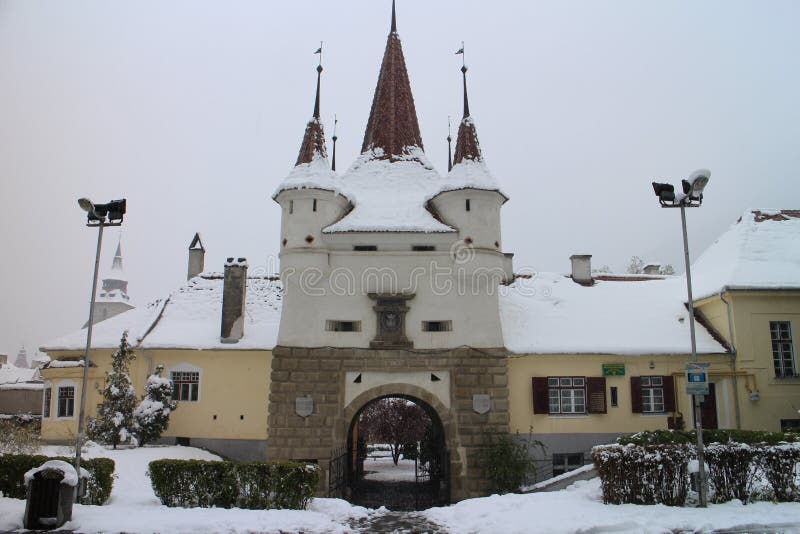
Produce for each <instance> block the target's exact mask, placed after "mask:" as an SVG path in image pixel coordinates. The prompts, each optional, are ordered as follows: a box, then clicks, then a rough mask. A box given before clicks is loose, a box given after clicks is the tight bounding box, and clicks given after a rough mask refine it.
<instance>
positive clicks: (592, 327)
mask: <svg viewBox="0 0 800 534" xmlns="http://www.w3.org/2000/svg"><path fill="white" fill-rule="evenodd" d="M685 300H686V287H685V285H684V283H683V280H682V279H681V278H667V279H664V280H652V281H646V282H644V281H643V282H604V281H598V282H596V283H595V284H594V285H593V286H589V287H586V286H581V285H579V284H576V283H575V282H573V281H572V280H571V279H569V278H566V277H564V276H562V275H559V274H555V273H539V274H537V275H536V276H534V277H533V278H531V279H529V280H525V279H517V280H516V282H514V284H512V285H511V286H509V287H508V288H503V291H502V292H501V295H500V319H501V322H502V328H503V339H504V341H505V346H506V348H508V350H509V351H511V352H512V353H517V354H630V355H638V354H688V353H690V351H691V345H690V334H689V312H688V311H687V309H686V307H685V306H684V301H685ZM695 327H696V329H697V351H698V353H723V352H725V349H724V348H723V347H722V346H721V345H720V344H719V343H718V342H717V341H715V340H714V338H712V337H711V335H710V334H709V333H708V331H707V330H705V329H704V328H703V327H702V326H701V325H699V324H695Z"/></svg>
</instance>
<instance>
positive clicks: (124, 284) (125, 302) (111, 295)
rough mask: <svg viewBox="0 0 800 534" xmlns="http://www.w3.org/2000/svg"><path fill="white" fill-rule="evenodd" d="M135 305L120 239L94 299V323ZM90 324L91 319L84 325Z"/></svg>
mask: <svg viewBox="0 0 800 534" xmlns="http://www.w3.org/2000/svg"><path fill="white" fill-rule="evenodd" d="M133 307H134V306H133V305H132V304H131V303H130V297H128V278H127V276H125V272H124V270H123V267H122V240H120V241H119V242H118V243H117V250H116V252H114V259H113V260H112V262H111V270H110V271H109V273H108V275H107V276H106V277H104V278H103V286H102V287H101V288H100V290H99V291H98V295H97V297H96V298H95V301H94V324H97V323H99V322H101V321H105V320H106V319H109V318H111V317H114V316H115V315H119V314H120V313H122V312H126V311H128V310H130V309H132V308H133ZM88 324H89V321H86V324H84V325H83V326H84V328H85V327H86V326H88Z"/></svg>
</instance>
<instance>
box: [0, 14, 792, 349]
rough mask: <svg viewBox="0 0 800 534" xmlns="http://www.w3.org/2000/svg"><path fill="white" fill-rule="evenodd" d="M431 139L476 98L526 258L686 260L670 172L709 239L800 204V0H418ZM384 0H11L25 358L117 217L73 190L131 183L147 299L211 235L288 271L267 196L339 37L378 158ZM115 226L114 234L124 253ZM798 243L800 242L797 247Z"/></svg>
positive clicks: (350, 120) (9, 265)
mask: <svg viewBox="0 0 800 534" xmlns="http://www.w3.org/2000/svg"><path fill="white" fill-rule="evenodd" d="M397 10H398V30H399V33H400V36H401V38H402V41H403V48H404V51H405V56H406V62H407V65H408V69H409V75H410V78H411V86H412V90H413V92H414V97H415V101H416V106H417V113H418V115H419V120H420V126H421V130H422V138H423V141H424V143H425V149H426V152H427V153H428V155H429V157H430V159H431V160H432V162H433V163H434V164H435V165H437V166H438V170H439V171H440V172H446V170H447V164H446V162H447V144H446V141H445V138H446V136H447V117H448V115H450V116H452V117H453V122H454V133H455V128H456V127H457V123H458V119H459V118H460V116H461V87H460V84H461V76H460V72H459V68H460V66H461V63H460V57H459V56H456V55H454V52H455V51H456V50H457V49H458V48H459V47H460V44H461V41H462V40H463V41H465V42H466V52H467V55H466V59H467V63H468V66H469V67H470V70H469V74H468V75H469V91H470V108H471V112H472V115H473V117H474V118H475V121H476V124H477V128H478V135H479V138H480V141H481V144H482V146H483V149H484V155H485V156H486V160H487V163H488V165H489V167H490V169H491V170H492V172H493V174H494V175H495V176H496V178H497V179H498V180H499V182H500V183H501V184H502V187H503V188H504V190H505V192H506V193H507V194H508V195H509V196H510V198H511V200H510V202H508V203H507V204H506V205H505V207H504V209H503V247H504V249H505V251H507V252H514V253H515V254H516V255H515V266H516V268H518V269H519V268H521V267H527V268H531V269H534V270H547V271H558V272H566V271H568V270H569V259H568V258H569V256H570V255H571V254H576V253H582V254H593V256H594V257H593V265H595V266H598V267H599V266H601V265H609V266H611V268H612V269H613V270H617V271H623V270H624V269H625V267H626V266H627V264H628V260H629V259H630V257H631V256H632V255H637V256H641V257H642V258H645V259H649V260H660V261H662V262H664V263H672V264H673V265H674V266H675V267H676V269H677V270H679V271H682V270H683V268H682V262H683V259H682V244H681V234H680V218H679V215H678V212H676V211H675V210H662V209H660V208H659V207H658V204H657V201H656V198H655V197H654V196H653V193H652V189H651V186H650V182H651V181H652V180H653V179H659V180H664V181H671V182H673V183H676V184H677V183H678V182H679V181H680V179H681V178H683V177H685V176H687V175H688V174H689V173H691V172H692V171H693V170H695V169H697V168H700V167H706V168H709V169H711V171H712V176H711V181H710V183H709V185H708V187H707V189H706V195H705V203H704V205H703V206H702V208H700V209H696V210H692V211H690V212H689V226H690V227H689V232H690V245H691V248H692V253H693V257H696V255H698V254H699V253H700V252H701V251H702V250H703V249H705V248H706V247H707V246H708V245H710V244H711V243H712V242H713V240H714V239H715V238H716V236H718V235H719V234H720V233H721V232H723V231H724V230H725V229H726V228H728V227H729V225H730V224H732V223H733V222H734V221H735V220H736V219H737V218H738V216H739V215H740V214H741V213H742V212H743V211H744V210H745V209H746V208H748V207H761V208H798V207H800V181H799V180H798V177H797V175H798V172H797V169H798V166H799V164H800V150H798V140H800V107H798V95H800V53H798V52H800V32H799V31H797V22H798V20H800V2H797V1H792V0H788V1H750V2H743V1H732V0H725V1H718V2H711V1H705V2H696V1H669V2H667V1H663V2H641V1H640V0H631V1H599V0H585V1H564V0H551V1H531V0H524V1H522V0H521V1H512V0H494V1H492V2H487V1H479V0H472V1H463V0H459V1H456V0H436V1H425V0H399V2H398V6H397ZM389 15H390V1H389V0H347V1H341V2H325V1H322V0H314V1H312V0H302V1H301V0H297V1H293V2H265V1H245V0H241V1H237V2H222V1H219V2H211V1H197V0H192V1H188V0H187V1H172V2H163V1H137V2H119V1H95V2H44V1H34V0H25V1H23V0H16V1H7V0H5V1H4V0H0V198H2V200H3V207H2V209H0V224H1V225H2V232H1V233H0V254H1V255H0V307H1V308H0V309H2V321H0V352H4V353H8V354H10V356H11V358H12V361H13V357H14V355H15V354H16V352H17V350H18V349H19V347H20V346H21V345H23V344H24V345H25V346H26V347H27V348H28V350H29V352H32V349H35V347H38V346H40V345H41V344H43V343H45V342H46V341H48V340H50V339H52V338H54V337H58V336H61V335H63V334H65V333H68V332H70V331H72V330H74V329H77V328H79V327H80V326H81V325H82V324H83V323H84V322H85V321H86V318H87V316H88V302H89V292H90V286H91V274H92V273H91V270H92V262H93V255H94V247H95V244H96V237H97V235H96V234H97V231H96V230H93V229H88V228H86V227H85V226H84V222H85V217H84V214H83V212H82V211H80V209H79V208H78V205H77V203H76V200H77V198H78V197H81V196H88V197H90V198H91V199H93V200H94V201H96V202H106V201H108V200H111V199H116V198H122V197H125V198H127V199H128V215H127V216H126V218H125V224H124V226H123V228H122V231H121V234H122V247H123V254H124V258H125V268H126V272H127V274H128V276H129V279H130V286H129V293H130V296H131V298H132V299H133V300H134V301H135V303H136V304H144V303H146V302H147V301H149V300H151V299H153V298H156V297H159V296H162V295H165V294H167V293H169V292H170V291H171V290H173V289H174V288H176V287H177V286H179V285H180V284H181V283H182V282H183V281H184V280H185V276H186V263H187V247H188V245H189V242H190V240H191V238H192V236H193V234H194V232H196V231H199V232H201V234H202V236H203V240H204V242H205V245H206V248H207V249H208V253H207V255H206V269H207V270H222V266H223V262H224V258H225V257H227V256H245V257H247V258H248V260H249V262H250V265H251V269H252V268H254V267H259V266H261V267H264V266H269V267H267V269H269V270H271V271H274V270H276V269H277V260H276V254H277V252H278V248H279V240H280V239H279V235H278V233H279V224H280V220H279V217H280V210H279V207H278V205H277V204H276V203H274V202H273V201H272V200H271V198H270V197H271V194H272V192H273V190H274V189H275V187H276V186H277V185H278V183H279V182H280V180H281V179H282V178H283V177H284V176H285V175H286V174H287V173H288V172H289V170H290V169H291V167H292V165H293V164H294V161H295V159H296V157H297V151H298V149H299V146H300V141H301V137H302V134H303V131H304V128H305V123H306V122H307V120H308V119H309V117H310V115H311V112H312V109H313V96H314V83H315V76H316V72H315V70H314V68H315V67H316V59H317V56H315V55H314V54H313V52H314V50H316V49H317V47H318V46H319V41H324V42H325V45H324V49H325V55H324V67H325V71H324V73H323V86H322V119H323V121H324V123H325V126H326V129H327V130H326V133H327V135H328V138H329V139H330V135H331V133H332V129H333V116H334V113H336V114H337V116H338V118H339V128H338V134H339V143H338V146H337V155H338V161H337V163H338V165H337V166H338V168H339V169H340V170H346V169H347V167H348V166H349V165H350V163H351V162H352V161H353V159H354V158H355V157H356V156H357V154H358V151H359V149H360V146H361V141H362V139H363V133H364V126H365V123H366V120H367V115H368V113H369V109H370V104H371V101H372V93H373V91H374V88H375V82H376V80H377V75H378V69H379V66H380V61H381V57H382V55H383V50H384V46H385V43H386V35H387V33H388V30H389ZM119 235H120V232H119V231H118V230H116V229H114V230H110V231H108V232H107V233H106V236H107V238H106V240H105V242H104V250H103V253H104V254H103V260H102V261H103V263H102V265H103V267H104V268H108V267H109V266H110V263H111V257H112V255H113V252H114V248H115V246H116V242H117V239H118V238H119ZM798 246H800V244H798Z"/></svg>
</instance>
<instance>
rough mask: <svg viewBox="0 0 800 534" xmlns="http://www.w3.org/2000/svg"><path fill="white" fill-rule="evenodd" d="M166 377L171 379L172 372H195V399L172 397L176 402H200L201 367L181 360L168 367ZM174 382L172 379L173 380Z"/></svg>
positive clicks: (201, 385)
mask: <svg viewBox="0 0 800 534" xmlns="http://www.w3.org/2000/svg"><path fill="white" fill-rule="evenodd" d="M168 371H169V373H168V377H169V379H170V380H172V373H197V400H180V399H172V400H175V401H178V402H200V401H201V400H203V369H202V368H200V367H197V366H196V365H192V364H190V363H187V362H181V363H179V364H177V365H174V366H172V367H170V368H169V369H168ZM173 382H174V381H173Z"/></svg>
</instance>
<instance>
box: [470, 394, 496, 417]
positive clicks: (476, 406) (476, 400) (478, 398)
mask: <svg viewBox="0 0 800 534" xmlns="http://www.w3.org/2000/svg"><path fill="white" fill-rule="evenodd" d="M491 406H492V400H491V399H490V398H489V395H486V394H477V393H476V394H475V395H473V396H472V409H473V410H475V413H479V414H485V413H486V412H488V411H489V408H491Z"/></svg>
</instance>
